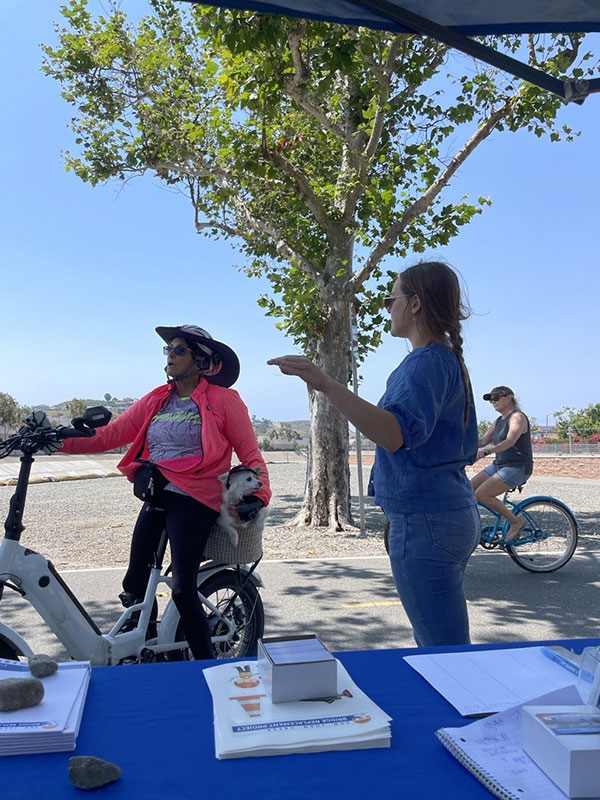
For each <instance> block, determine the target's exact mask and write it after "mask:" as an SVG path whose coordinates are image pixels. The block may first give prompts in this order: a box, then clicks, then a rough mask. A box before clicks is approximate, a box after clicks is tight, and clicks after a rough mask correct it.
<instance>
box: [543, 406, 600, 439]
mask: <svg viewBox="0 0 600 800" xmlns="http://www.w3.org/2000/svg"><path fill="white" fill-rule="evenodd" d="M554 427H555V430H556V433H557V434H558V436H559V437H560V438H561V439H568V437H569V432H570V433H571V435H572V436H578V437H580V438H581V439H588V438H590V437H592V436H593V435H594V434H597V433H600V403H596V404H590V405H589V406H587V407H586V408H572V407H570V406H565V408H563V409H561V410H560V411H557V412H555V414H554Z"/></svg>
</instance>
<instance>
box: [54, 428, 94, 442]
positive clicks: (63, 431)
mask: <svg viewBox="0 0 600 800" xmlns="http://www.w3.org/2000/svg"><path fill="white" fill-rule="evenodd" d="M54 430H55V431H56V435H57V436H58V438H59V439H76V438H78V437H89V436H95V435H96V431H95V430H94V429H93V428H83V427H82V428H69V427H68V426H67V425H61V426H59V427H58V428H55V429H54Z"/></svg>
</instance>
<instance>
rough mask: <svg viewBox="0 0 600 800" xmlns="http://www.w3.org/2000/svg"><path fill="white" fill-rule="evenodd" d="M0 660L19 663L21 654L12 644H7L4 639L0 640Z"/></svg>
mask: <svg viewBox="0 0 600 800" xmlns="http://www.w3.org/2000/svg"><path fill="white" fill-rule="evenodd" d="M0 658H8V659H10V660H11V661H18V660H19V653H18V652H17V650H15V648H14V647H13V645H12V644H9V643H8V642H5V641H4V639H0Z"/></svg>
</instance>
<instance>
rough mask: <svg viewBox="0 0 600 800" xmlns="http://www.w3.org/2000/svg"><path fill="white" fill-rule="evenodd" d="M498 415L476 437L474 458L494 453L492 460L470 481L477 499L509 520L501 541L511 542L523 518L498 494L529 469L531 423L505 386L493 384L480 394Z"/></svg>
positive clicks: (523, 477) (523, 479)
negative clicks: (477, 438) (477, 443)
mask: <svg viewBox="0 0 600 800" xmlns="http://www.w3.org/2000/svg"><path fill="white" fill-rule="evenodd" d="M483 399H484V400H489V402H490V403H491V404H492V406H493V407H494V411H497V412H498V413H499V414H500V416H499V417H497V418H496V419H495V420H494V422H493V423H492V425H491V426H490V427H489V428H488V430H487V431H486V432H485V433H484V434H483V436H482V437H481V438H480V439H479V449H478V451H477V458H478V459H480V458H484V457H485V456H488V455H490V454H491V453H495V458H494V461H493V462H492V463H491V464H490V465H489V466H488V467H485V468H484V469H483V470H482V471H481V472H478V473H477V475H475V477H474V478H473V479H472V480H471V483H472V484H473V488H474V489H475V496H476V497H477V500H478V501H479V502H480V503H482V504H483V505H484V506H487V507H488V508H491V509H492V511H496V512H497V513H498V514H501V515H502V516H503V517H506V519H507V520H508V521H509V522H510V528H509V530H508V533H507V535H506V538H505V541H507V542H514V541H516V540H517V539H518V538H519V534H520V533H521V531H522V530H523V528H524V527H525V519H521V518H519V517H517V516H515V514H513V513H512V512H511V511H510V510H509V509H508V508H507V507H506V506H505V505H504V503H503V502H502V501H501V500H498V495H501V494H504V493H505V492H507V491H509V490H510V489H514V488H515V487H517V486H522V485H523V484H524V483H525V482H526V481H528V480H529V478H530V477H531V473H532V472H533V452H532V448H531V426H530V424H529V420H528V419H527V416H526V415H525V414H524V413H523V412H522V411H521V409H520V408H519V406H518V404H517V401H516V400H515V393H514V392H513V390H512V389H509V387H508V386H495V387H494V388H493V389H492V391H491V392H487V393H486V394H484V395H483Z"/></svg>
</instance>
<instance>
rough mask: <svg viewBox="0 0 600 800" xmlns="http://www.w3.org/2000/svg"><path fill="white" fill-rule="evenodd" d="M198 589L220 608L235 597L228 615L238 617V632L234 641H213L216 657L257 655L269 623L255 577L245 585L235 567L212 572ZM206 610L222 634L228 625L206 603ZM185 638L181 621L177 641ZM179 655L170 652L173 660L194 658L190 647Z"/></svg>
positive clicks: (213, 626) (215, 631)
mask: <svg viewBox="0 0 600 800" xmlns="http://www.w3.org/2000/svg"><path fill="white" fill-rule="evenodd" d="M198 591H199V592H200V593H201V594H202V595H204V597H206V598H207V599H208V600H210V601H211V603H212V604H213V605H214V606H215V607H216V608H219V609H224V608H225V607H226V606H227V604H228V603H229V601H230V600H231V599H232V598H233V604H232V606H231V608H230V609H229V611H228V612H227V615H228V618H229V619H231V618H232V615H233V618H234V620H235V626H236V635H235V636H234V638H233V639H231V640H230V641H225V642H213V643H212V651H213V653H212V657H213V658H246V657H251V656H255V655H256V651H257V646H258V640H259V639H260V637H261V636H262V635H263V632H264V627H265V612H264V607H263V603H262V600H261V597H260V594H259V592H258V589H257V588H256V586H255V585H254V583H252V581H251V580H248V581H246V583H245V584H244V585H243V586H242V585H241V583H240V580H239V578H238V575H237V573H236V572H234V571H233V570H223V571H222V572H218V573H217V574H216V575H212V576H211V577H210V578H208V580H206V581H205V582H204V583H202V584H200V586H198ZM204 611H205V613H206V616H207V617H208V623H209V625H210V627H211V631H212V635H213V636H218V635H222V633H224V632H225V631H223V630H221V629H222V628H224V627H225V626H224V625H223V623H222V622H220V621H219V619H218V618H217V617H216V616H215V614H214V613H213V612H212V611H211V610H210V609H209V608H208V607H206V606H204ZM182 639H185V634H184V632H183V625H182V624H181V621H180V622H179V624H178V625H177V631H176V634H175V641H181V640H182ZM179 652H180V653H181V656H180V658H179V659H178V658H177V657H176V656H175V654H169V656H170V657H169V660H170V661H174V660H190V659H191V658H192V655H191V653H190V651H189V650H185V651H183V652H182V651H179Z"/></svg>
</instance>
